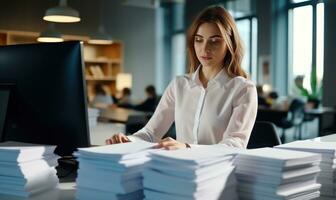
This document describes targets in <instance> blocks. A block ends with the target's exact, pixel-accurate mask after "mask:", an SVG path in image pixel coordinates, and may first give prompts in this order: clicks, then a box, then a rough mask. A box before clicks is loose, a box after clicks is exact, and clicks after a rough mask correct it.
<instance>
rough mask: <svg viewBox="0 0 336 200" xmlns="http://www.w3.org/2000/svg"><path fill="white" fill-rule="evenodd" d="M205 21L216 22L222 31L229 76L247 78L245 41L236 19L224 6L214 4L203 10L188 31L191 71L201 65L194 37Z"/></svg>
mask: <svg viewBox="0 0 336 200" xmlns="http://www.w3.org/2000/svg"><path fill="white" fill-rule="evenodd" d="M203 23H214V24H216V25H217V26H218V28H219V30H220V31H221V33H222V36H223V39H224V42H225V44H226V46H227V52H226V54H225V57H224V63H223V66H224V69H225V70H226V72H227V74H228V76H229V77H231V78H233V77H236V76H242V77H245V78H247V74H246V73H245V71H244V70H243V69H242V68H241V63H242V59H243V56H244V48H243V42H242V40H241V38H240V36H239V34H238V30H237V27H236V24H235V21H234V19H233V18H232V16H231V15H230V13H229V12H228V11H226V10H225V9H224V8H223V7H220V6H213V7H209V8H206V9H205V10H204V11H202V12H201V13H200V14H199V15H198V16H197V17H196V19H195V20H194V21H193V23H192V24H191V26H190V27H189V29H188V33H187V51H188V66H189V71H190V73H193V72H195V71H196V68H197V67H198V66H199V65H200V62H199V60H198V59H197V56H196V53H195V48H194V37H195V34H196V31H197V30H198V28H199V26H200V25H201V24H203Z"/></svg>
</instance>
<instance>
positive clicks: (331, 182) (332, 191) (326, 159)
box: [277, 140, 336, 199]
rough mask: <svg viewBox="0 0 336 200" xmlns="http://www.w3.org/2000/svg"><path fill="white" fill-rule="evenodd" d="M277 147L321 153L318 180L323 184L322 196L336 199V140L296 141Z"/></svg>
mask: <svg viewBox="0 0 336 200" xmlns="http://www.w3.org/2000/svg"><path fill="white" fill-rule="evenodd" d="M277 148H285V149H292V150H298V151H306V152H313V153H319V154H320V155H321V156H322V162H321V164H320V168H321V172H320V174H319V176H318V177H317V181H318V182H319V183H321V185H322V187H321V190H320V191H321V196H322V197H324V199H328V197H329V198H330V199H336V142H318V141H309V140H306V141H295V142H292V143H288V144H284V145H280V146H277Z"/></svg>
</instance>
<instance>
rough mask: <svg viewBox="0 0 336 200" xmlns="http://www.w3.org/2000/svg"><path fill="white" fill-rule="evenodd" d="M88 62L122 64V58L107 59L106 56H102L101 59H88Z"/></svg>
mask: <svg viewBox="0 0 336 200" xmlns="http://www.w3.org/2000/svg"><path fill="white" fill-rule="evenodd" d="M85 62H86V63H92V64H104V63H107V64H121V60H120V59H105V58H100V59H86V60H85Z"/></svg>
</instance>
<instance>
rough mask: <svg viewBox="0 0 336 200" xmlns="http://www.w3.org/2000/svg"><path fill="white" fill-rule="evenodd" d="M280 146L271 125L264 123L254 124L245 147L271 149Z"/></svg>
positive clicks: (273, 126) (274, 129)
mask: <svg viewBox="0 0 336 200" xmlns="http://www.w3.org/2000/svg"><path fill="white" fill-rule="evenodd" d="M280 144H281V141H280V138H279V136H278V134H277V132H276V128H275V125H274V124H273V123H271V122H266V121H256V122H255V124H254V127H253V130H252V133H251V137H250V140H249V142H248V145H247V148H248V149H255V148H262V147H273V146H276V145H280Z"/></svg>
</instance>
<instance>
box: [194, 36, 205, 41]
mask: <svg viewBox="0 0 336 200" xmlns="http://www.w3.org/2000/svg"><path fill="white" fill-rule="evenodd" d="M202 41H203V39H202V38H199V37H195V42H202Z"/></svg>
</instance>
